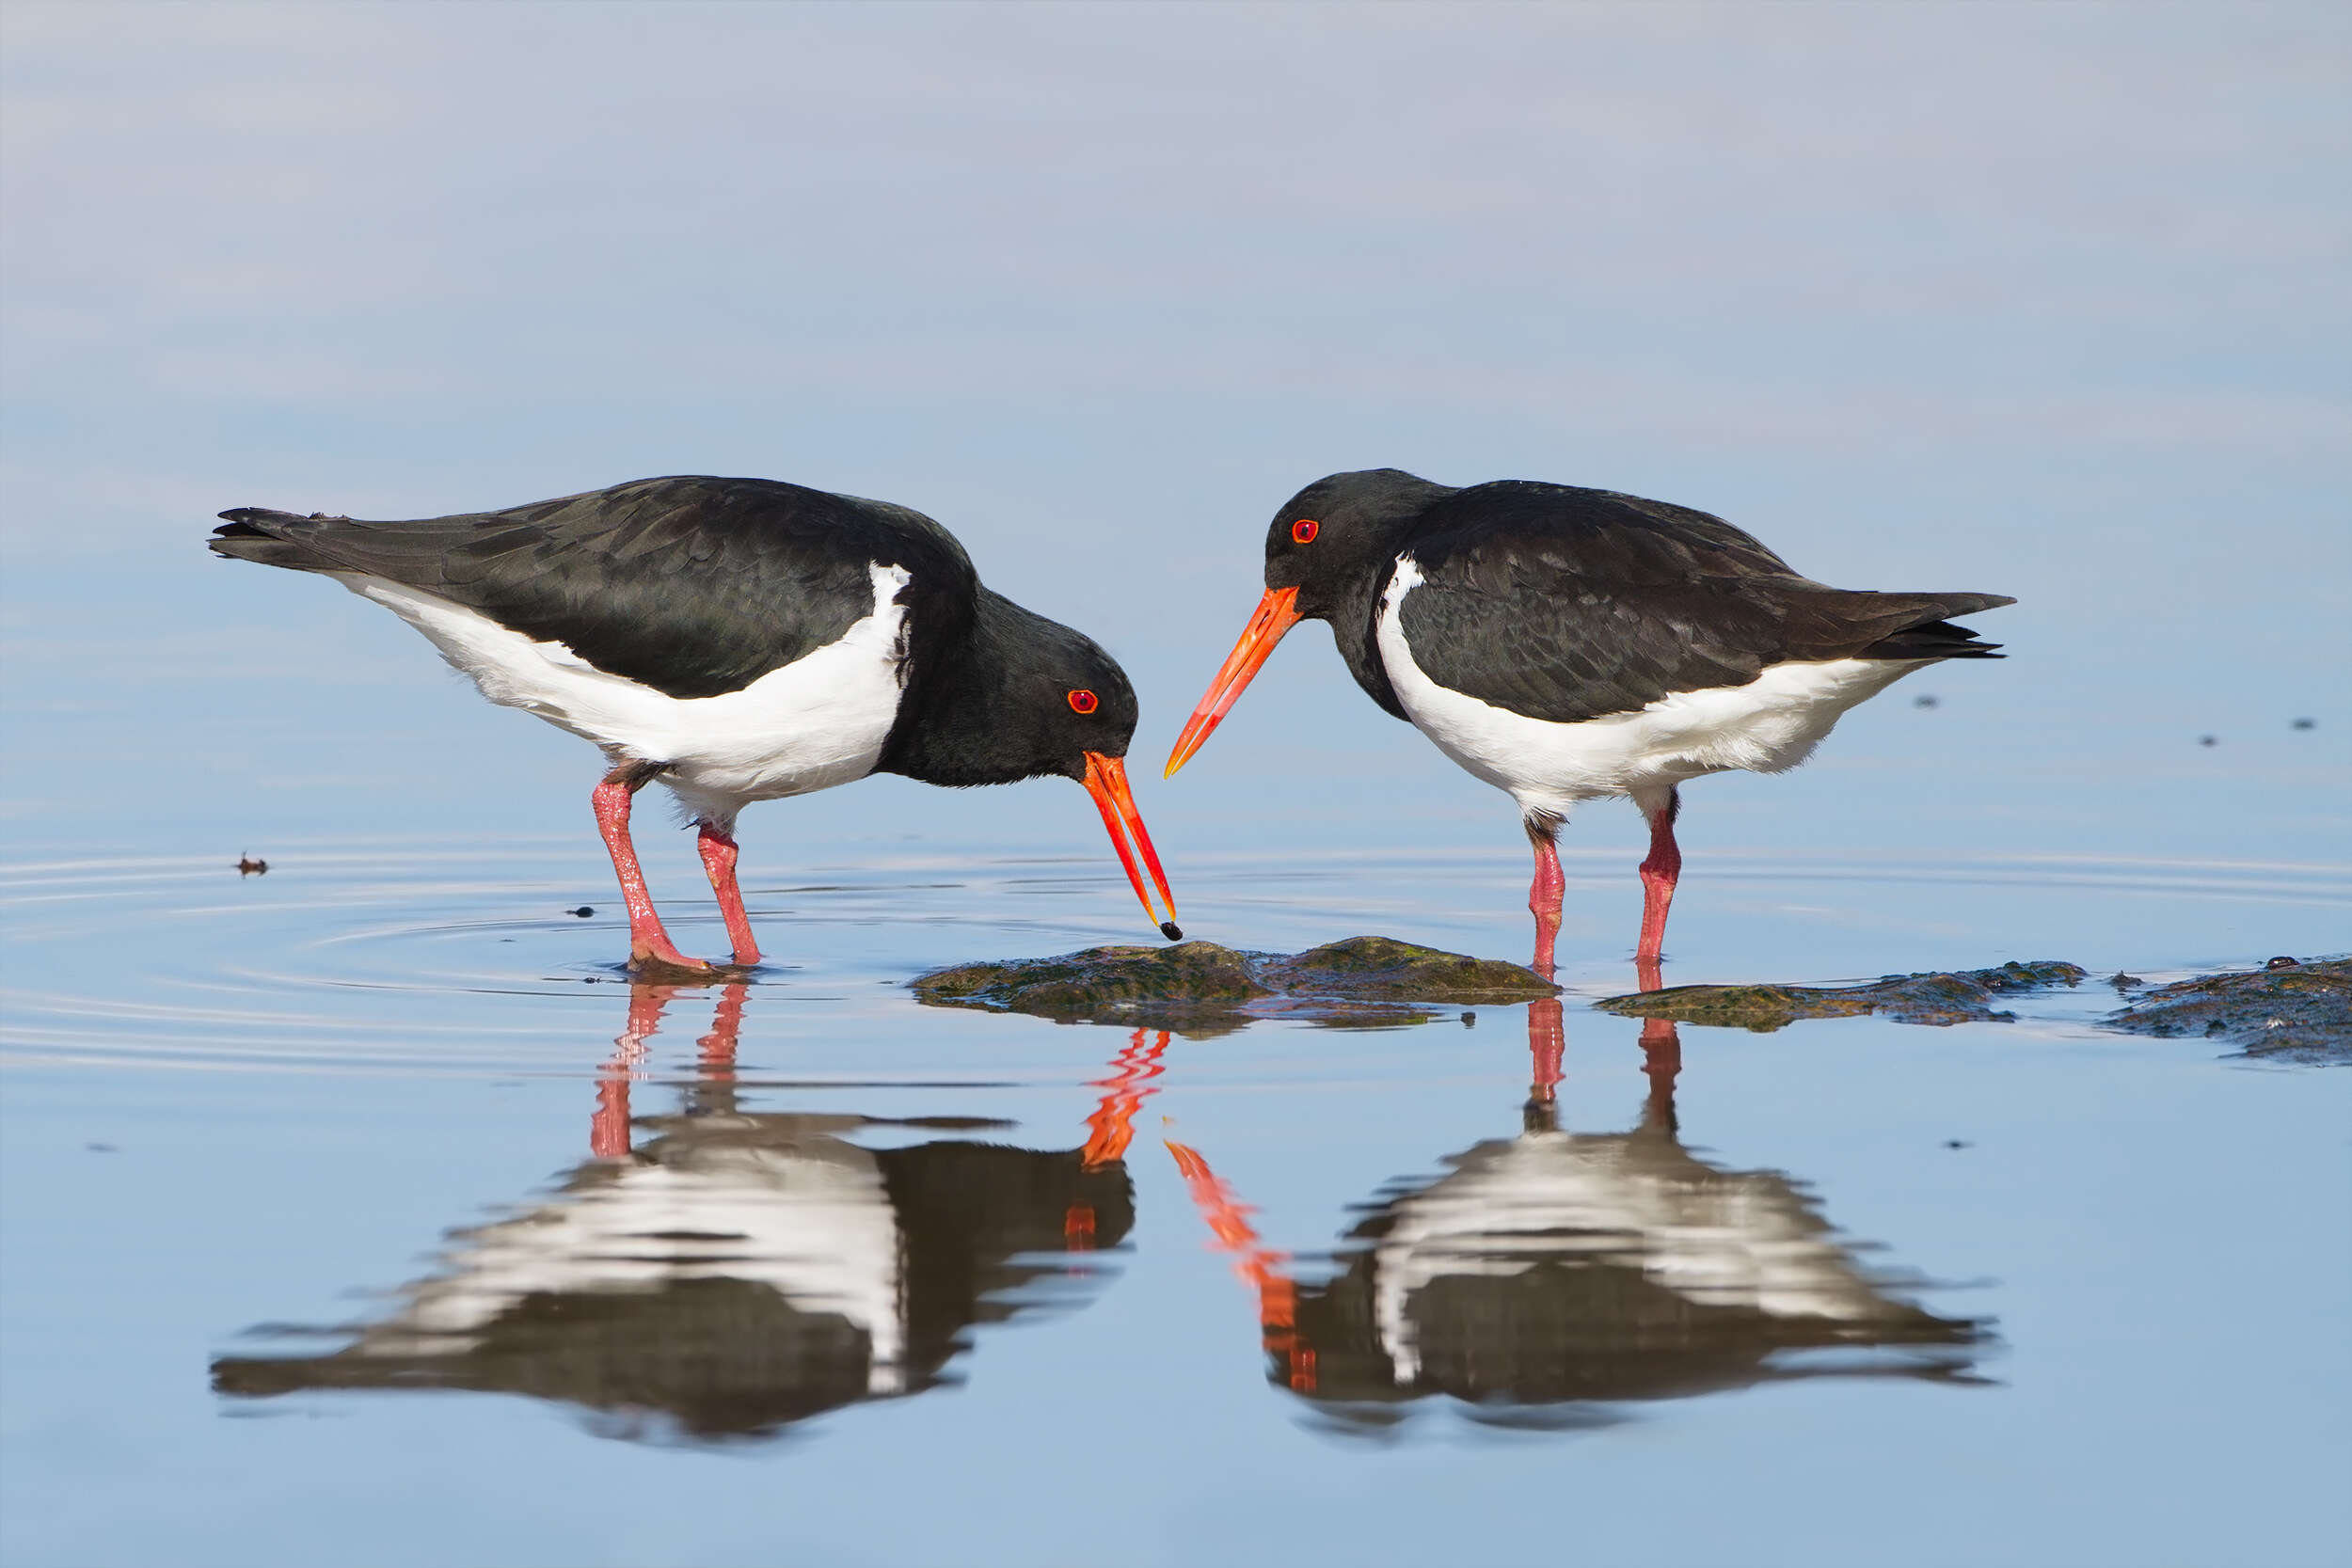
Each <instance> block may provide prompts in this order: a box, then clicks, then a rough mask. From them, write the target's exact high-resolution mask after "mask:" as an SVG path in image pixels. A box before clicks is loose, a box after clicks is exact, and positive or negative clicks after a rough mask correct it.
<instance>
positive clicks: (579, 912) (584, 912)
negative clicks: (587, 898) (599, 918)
mask: <svg viewBox="0 0 2352 1568" xmlns="http://www.w3.org/2000/svg"><path fill="white" fill-rule="evenodd" d="M566 912H567V913H569V914H571V915H573V916H574V917H576V918H578V919H580V920H585V919H587V918H588V917H589V916H590V915H592V914H594V913H596V910H595V909H594V908H592V907H591V906H589V905H586V904H582V905H580V908H578V909H576V910H571V911H566Z"/></svg>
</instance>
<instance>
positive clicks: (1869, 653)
mask: <svg viewBox="0 0 2352 1568" xmlns="http://www.w3.org/2000/svg"><path fill="white" fill-rule="evenodd" d="M2000 646H2001V644H2000V643H1998V642H1987V641H1983V640H1982V639H1981V638H1979V637H1978V636H1977V634H1976V633H1975V632H1973V631H1970V630H1969V629H1968V628H1967V627H1966V626H1954V625H1953V624H1952V623H1951V622H1949V621H1930V622H1928V623H1927V624H1926V625H1925V626H1909V627H1906V628H1905V629H1903V630H1901V631H1899V632H1897V633H1896V634H1895V635H1894V636H1892V637H1883V638H1881V639H1880V640H1879V641H1876V642H1873V643H1871V644H1870V645H1869V646H1868V647H1867V648H1865V649H1863V650H1862V652H1861V654H1860V655H1859V656H1858V657H1863V658H2006V657H2009V656H2008V655H2006V654H2002V653H1999V652H1996V651H1995V650H1997V649H1998V648H1999V647H2000Z"/></svg>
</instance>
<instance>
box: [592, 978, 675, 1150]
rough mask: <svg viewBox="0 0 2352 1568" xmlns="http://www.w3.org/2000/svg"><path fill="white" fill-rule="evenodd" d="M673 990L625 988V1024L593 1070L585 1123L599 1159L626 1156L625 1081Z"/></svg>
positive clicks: (656, 1027)
mask: <svg viewBox="0 0 2352 1568" xmlns="http://www.w3.org/2000/svg"><path fill="white" fill-rule="evenodd" d="M676 994H677V988H676V987H675V986H631V987H629V988H628V1027H627V1028H625V1029H623V1030H622V1031H621V1035H620V1037H619V1038H618V1039H616V1040H614V1041H613V1042H612V1060H611V1061H608V1062H606V1063H605V1064H604V1070H603V1071H602V1072H599V1073H598V1074H596V1116H595V1117H593V1118H592V1119H591V1120H590V1121H589V1123H588V1152H590V1153H591V1154H594V1155H595V1156H596V1158H597V1159H599V1160H623V1159H627V1158H628V1081H629V1078H630V1076H631V1074H633V1073H634V1072H635V1071H636V1069H637V1067H638V1065H639V1064H640V1063H642V1062H643V1061H644V1059H645V1042H646V1041H647V1040H649V1039H651V1038H653V1037H654V1034H655V1032H656V1031H657V1030H659V1029H660V1027H661V1009H662V1008H664V1007H667V1006H669V1005H670V998H671V997H673V996H675V995H676Z"/></svg>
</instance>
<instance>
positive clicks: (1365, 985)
mask: <svg viewBox="0 0 2352 1568" xmlns="http://www.w3.org/2000/svg"><path fill="white" fill-rule="evenodd" d="M913 984H914V994H915V995H916V996H917V997H918V998H920V999H921V1000H922V1001H924V1002H927V1003H930V1004H932V1005H933V1006H949V1007H989V1008H994V1009H997V1010H999V1011H1006V1012H1021V1013H1034V1014H1037V1015H1039V1016H1041V1017H1046V1018H1056V1019H1065V1020H1072V1021H1075V1020H1081V1019H1085V1020H1091V1021H1093V1022H1103V1023H1120V1024H1127V1025H1136V1024H1142V1025H1148V1026H1152V1027H1157V1028H1165V1029H1173V1030H1177V1031H1179V1032H1181V1033H1184V1034H1189V1035H1207V1034H1225V1033H1229V1032H1231V1031H1232V1030H1234V1029H1238V1028H1241V1027H1243V1026H1244V1025H1245V1024H1247V1023H1248V1022H1250V1021H1251V1020H1253V1019H1259V1018H1277V1017H1289V1018H1305V1019H1308V1020H1310V1021H1311V1022H1317V1023H1327V1024H1333V1025H1337V1026H1343V1027H1350V1028H1377V1027H1383V1026H1390V1025H1395V1024H1402V1023H1420V1022H1426V1021H1427V1020H1429V1019H1431V1018H1434V1017H1436V1016H1437V1015H1436V1014H1435V1013H1434V1012H1432V1011H1431V1010H1430V1008H1431V1007H1432V1006H1485V1005H1495V1004H1502V1003H1507V1002H1525V1001H1530V1000H1533V999H1534V998H1537V997H1545V996H1550V995H1552V994H1554V993H1555V992H1556V991H1557V990H1558V989H1559V988H1558V987H1556V986H1554V985H1552V984H1551V983H1550V982H1549V981H1548V980H1544V979H1541V978H1539V977H1538V976H1537V975H1536V974H1534V971H1532V970H1528V969H1525V968H1522V967H1521V966H1519V965H1518V964H1512V963H1504V962H1502V961H1501V960H1499V959H1494V958H1470V957H1469V956H1468V955H1466V954H1461V953H1447V952H1443V951H1440V950H1439V949H1438V948H1435V947H1422V946H1418V945H1416V944H1414V943H1412V942H1397V941H1394V940H1392V939H1391V938H1388V937H1349V938H1348V939H1346V940H1345V941H1343V942H1330V943H1327V945H1325V946H1322V947H1316V948H1311V949H1309V950H1308V951H1306V952H1304V953H1295V954H1283V953H1255V952H1242V951H1237V950H1236V949H1233V948H1231V947H1220V946H1218V945H1217V944H1216V942H1179V943H1177V944H1176V945H1174V946H1172V947H1090V948H1088V949H1087V950H1086V951H1084V952H1081V953H1065V954H1062V955H1060V956H1059V957H1057V958H1011V959H1007V960H1004V961H1002V962H996V963H972V964H959V965H957V966H956V967H955V968H952V969H942V970H936V971H934V972H932V973H931V974H924V975H920V976H918V977H917V978H916V979H915V980H914V983H913Z"/></svg>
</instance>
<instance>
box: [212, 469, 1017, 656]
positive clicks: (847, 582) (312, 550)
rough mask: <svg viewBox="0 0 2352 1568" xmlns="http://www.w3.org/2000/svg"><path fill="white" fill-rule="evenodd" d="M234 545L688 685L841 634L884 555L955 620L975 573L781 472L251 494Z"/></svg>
mask: <svg viewBox="0 0 2352 1568" xmlns="http://www.w3.org/2000/svg"><path fill="white" fill-rule="evenodd" d="M221 515H222V516H223V517H224V518H227V519H228V520H229V523H230V526H229V527H227V528H223V529H220V530H218V531H216V533H215V537H214V539H213V540H212V541H211V544H212V546H213V548H214V549H215V550H217V551H219V552H220V553H221V554H223V555H230V556H237V557H240V558H243V559H246V560H251V561H259V562H265V563H266V564H269V565H275V566H291V567H294V568H297V569H300V570H307V571H314V572H358V573H365V574H367V575H369V576H373V577H380V578H389V579H391V580H392V581H394V582H399V583H404V584H405V585H407V586H409V587H411V588H418V589H421V590H423V591H424V592H426V593H428V594H436V595H438V596H439V597H441V598H445V599H449V600H452V601H453V602H455V603H457V604H461V605H464V606H466V607H467V608H468V609H470V610H478V611H480V612H481V613H482V614H484V615H486V616H488V617H490V618H491V619H492V620H494V621H497V622H498V623H499V624H500V625H501V626H509V627H512V628H513V629H514V630H516V631H519V632H521V633H523V634H524V635H525V636H528V637H532V638H534V639H537V640H539V641H555V642H562V643H564V645H565V646H567V647H569V648H570V649H571V650H572V652H573V653H575V654H577V655H579V656H580V657H581V658H583V659H586V660H587V661H588V662H589V663H590V664H592V665H594V666H596V668H597V669H599V670H603V671H605V672H607V673H611V674H615V675H621V676H625V677H627V678H628V679H630V680H634V681H639V682H642V683H643V684H644V685H647V686H650V687H653V688H655V689H658V690H660V691H663V692H666V693H668V694H669V695H670V696H673V697H711V696H718V695H720V694H722V693H724V692H728V691H735V690H739V689H742V688H743V687H745V686H748V685H750V684H751V683H752V682H753V681H755V680H757V679H758V678H759V677H760V676H761V675H763V674H766V673H768V672H769V671H771V670H774V669H777V668H779V667H781V666H783V665H785V664H788V663H790V662H792V661H793V660H794V659H797V658H800V657H803V656H804V655H806V654H808V653H810V652H812V651H813V650H815V649H817V648H819V647H822V646H824V645H825V644H827V643H829V642H833V641H838V640H839V639H840V637H841V635H842V634H843V633H844V632H846V631H847V630H848V629H849V627H850V624H851V623H852V622H854V621H856V620H858V619H860V618H861V617H863V616H865V615H866V614H867V613H868V612H869V611H870V610H871V609H872V606H873V596H872V595H873V590H872V582H871V578H870V574H869V565H870V564H871V563H873V562H881V563H882V564H884V565H897V566H902V567H905V568H906V569H907V571H908V572H909V573H910V574H911V576H912V577H913V578H914V581H913V582H912V583H911V584H910V585H909V587H908V588H907V589H905V590H903V591H902V592H901V594H900V598H901V601H902V602H910V603H911V604H912V602H913V601H914V600H918V599H920V600H928V601H931V602H930V604H928V605H926V606H924V607H923V608H925V609H927V610H929V611H930V613H929V614H928V615H922V614H918V615H914V616H913V617H911V618H912V619H913V620H914V622H915V624H917V625H929V626H933V627H935V628H938V629H940V630H950V631H951V630H952V629H953V626H954V625H955V624H956V622H958V621H959V620H960V619H961V618H963V617H968V615H969V614H970V604H971V598H972V592H973V588H974V586H975V583H976V578H974V575H973V571H972V563H971V562H970V560H969V559H967V558H966V557H965V555H964V553H963V550H962V548H961V546H959V545H957V543H956V542H955V540H954V538H953V537H952V536H950V535H949V534H948V533H947V531H946V530H945V529H942V528H941V527H940V526H939V525H938V524H937V523H934V522H932V521H931V520H930V518H928V517H926V516H924V515H922V514H921V513H918V512H914V511H910V510H908V509H907V508H904V507H898V506H892V505H889V504H888V503H886V502H882V501H871V500H864V499H858V498H856V497H851V496H835V495H830V494H828V493H826V492H824V491H821V490H810V489H804V488H803V487H802V486H800V485H797V484H785V483H778V482H776V481H773V480H757V479H711V478H704V477H699V476H685V477H676V478H668V479H647V480H638V481H635V482H634V483H628V484H621V485H616V486H614V487H613V488H612V489H610V490H598V491H593V492H591V493H589V494H586V495H579V496H565V497H562V498H560V499H555V500H548V501H539V502H534V503H533V504H532V505H529V506H517V507H511V508H508V509H507V510H505V511H502V512H486V513H465V514H461V515H456V516H450V517H429V518H422V519H419V520H417V521H413V522H356V521H354V520H352V519H350V518H348V517H325V516H311V517H298V516H295V515H292V514H290V513H283V512H267V511H261V510H258V509H242V510H238V511H234V512H224V513H222V514H221Z"/></svg>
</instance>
